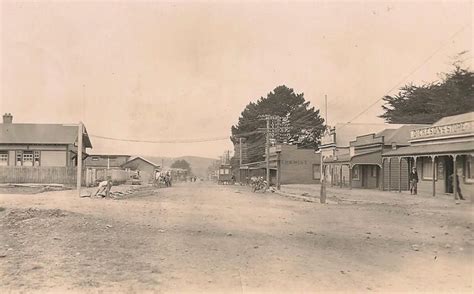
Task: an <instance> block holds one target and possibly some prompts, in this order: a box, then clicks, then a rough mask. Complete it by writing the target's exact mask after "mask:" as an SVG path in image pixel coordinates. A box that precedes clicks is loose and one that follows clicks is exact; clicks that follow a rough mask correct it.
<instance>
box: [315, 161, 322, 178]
mask: <svg viewBox="0 0 474 294" xmlns="http://www.w3.org/2000/svg"><path fill="white" fill-rule="evenodd" d="M315 171H317V174H318V176H319V178H317V177H315V175H316V174H315ZM313 180H321V164H319V163H313Z"/></svg>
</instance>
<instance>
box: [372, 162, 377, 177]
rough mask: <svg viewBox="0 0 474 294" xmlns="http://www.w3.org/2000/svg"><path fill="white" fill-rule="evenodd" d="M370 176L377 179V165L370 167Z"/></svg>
mask: <svg viewBox="0 0 474 294" xmlns="http://www.w3.org/2000/svg"><path fill="white" fill-rule="evenodd" d="M370 175H371V176H372V177H373V178H376V177H377V166H376V165H372V166H371V167H370Z"/></svg>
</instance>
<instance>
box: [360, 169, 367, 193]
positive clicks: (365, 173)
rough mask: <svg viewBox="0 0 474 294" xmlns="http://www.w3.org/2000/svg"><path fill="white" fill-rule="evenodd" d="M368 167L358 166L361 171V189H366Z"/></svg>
mask: <svg viewBox="0 0 474 294" xmlns="http://www.w3.org/2000/svg"><path fill="white" fill-rule="evenodd" d="M368 167H369V166H367V165H361V166H360V169H361V175H360V176H361V177H362V178H361V181H362V183H361V185H362V188H367V179H368V177H369V173H368V171H369V168H368Z"/></svg>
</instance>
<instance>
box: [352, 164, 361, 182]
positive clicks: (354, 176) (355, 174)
mask: <svg viewBox="0 0 474 294" xmlns="http://www.w3.org/2000/svg"><path fill="white" fill-rule="evenodd" d="M351 169H352V180H353V181H354V180H355V181H360V165H356V166H353V167H351ZM355 171H357V172H355Z"/></svg>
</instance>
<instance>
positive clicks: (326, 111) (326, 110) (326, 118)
mask: <svg viewBox="0 0 474 294" xmlns="http://www.w3.org/2000/svg"><path fill="white" fill-rule="evenodd" d="M324 108H325V114H324V116H325V117H324V121H325V123H326V125H328V95H324Z"/></svg>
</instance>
